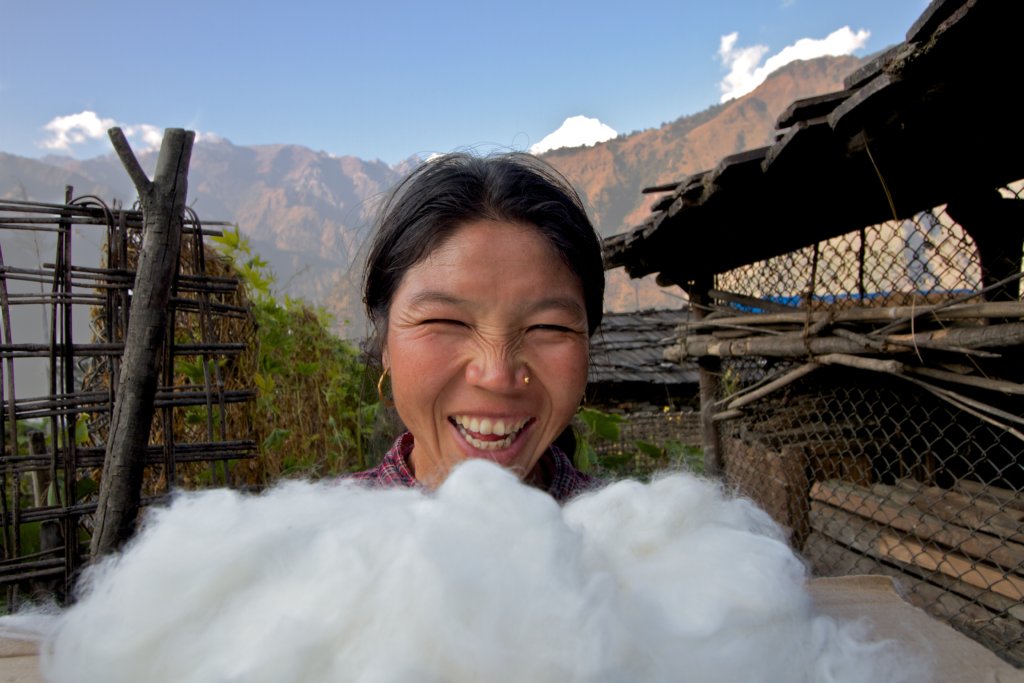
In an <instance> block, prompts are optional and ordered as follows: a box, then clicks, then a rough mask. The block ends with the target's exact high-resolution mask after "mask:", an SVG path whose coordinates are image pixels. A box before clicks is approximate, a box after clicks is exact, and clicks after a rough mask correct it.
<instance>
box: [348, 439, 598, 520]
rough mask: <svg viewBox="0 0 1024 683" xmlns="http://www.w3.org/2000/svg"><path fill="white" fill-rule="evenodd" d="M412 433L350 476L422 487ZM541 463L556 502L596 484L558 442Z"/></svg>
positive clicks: (384, 485)
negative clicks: (414, 469)
mask: <svg viewBox="0 0 1024 683" xmlns="http://www.w3.org/2000/svg"><path fill="white" fill-rule="evenodd" d="M412 446H413V436H412V433H410V432H405V433H404V434H402V435H401V436H399V437H398V439H396V440H395V443H394V445H393V446H392V447H391V449H390V450H389V451H388V452H387V453H386V454H385V455H384V458H383V460H381V461H380V464H379V465H377V466H376V467H374V468H372V469H369V470H365V471H363V472H357V473H355V474H353V475H350V478H351V479H358V480H361V481H365V482H367V483H368V484H370V485H371V486H376V487H379V488H393V487H407V488H422V484H420V483H419V482H418V481H416V477H415V476H414V475H413V473H412V470H411V469H410V468H409V455H410V454H411V453H412ZM541 459H542V462H541V466H542V467H544V469H545V474H546V475H547V477H546V479H547V480H548V481H549V482H550V483H549V485H548V487H547V492H548V493H549V494H551V497H552V498H554V499H555V500H557V501H558V502H559V503H564V502H565V501H567V500H569V499H570V498H572V497H573V496H575V495H576V494H578V493H582V492H583V491H586V490H587V489H589V488H592V487H594V486H595V485H597V483H598V480H597V479H595V478H594V477H592V476H590V475H588V474H586V473H584V472H580V471H579V470H578V469H576V468H575V467H574V466H573V464H572V461H571V460H570V459H569V456H567V455H566V454H565V452H564V451H562V449H560V448H558V447H557V446H554V445H552V446H550V447H549V448H548V450H547V451H546V452H545V453H544V455H542V456H541Z"/></svg>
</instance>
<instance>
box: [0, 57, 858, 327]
mask: <svg viewBox="0 0 1024 683" xmlns="http://www.w3.org/2000/svg"><path fill="white" fill-rule="evenodd" d="M862 63H863V60H861V59H858V58H855V57H822V58H819V59H815V60H810V61H805V62H793V63H791V64H788V65H786V66H785V67H783V68H781V69H780V70H778V71H777V72H775V73H774V74H772V75H771V76H770V77H769V78H768V79H767V80H766V81H765V82H764V83H763V84H762V85H761V86H760V87H758V88H757V89H756V90H754V91H753V92H751V93H750V94H748V95H746V96H744V97H741V98H739V99H736V100H733V101H730V102H728V103H725V104H720V105H715V106H713V107H710V108H709V109H707V110H705V111H703V112H699V113H697V114H693V115H690V116H684V117H681V118H679V119H677V120H675V121H672V122H669V123H665V124H663V125H662V126H660V127H658V128H654V129H649V130H644V131H639V132H636V133H632V134H628V135H620V136H619V137H617V138H615V139H613V140H609V141H607V142H604V143H599V144H597V145H594V146H592V147H579V148H571V149H559V150H554V151H551V152H548V153H546V154H544V155H542V156H543V157H544V158H545V159H547V160H548V161H549V162H551V163H552V164H553V165H554V166H555V167H556V168H558V169H559V170H560V171H561V172H562V173H564V174H565V175H566V176H567V177H568V178H569V180H570V181H571V182H572V183H573V184H574V185H575V186H576V187H577V188H578V189H579V191H580V193H581V195H582V196H583V197H584V201H585V202H586V204H587V207H588V210H589V211H590V213H591V215H592V218H593V219H594V222H595V225H596V226H597V227H598V230H599V231H600V233H601V234H602V235H605V236H607V235H612V234H616V233H619V232H622V231H624V230H626V229H628V228H629V227H631V226H633V225H636V224H638V223H639V222H641V221H642V220H643V219H644V217H645V216H646V215H647V214H648V212H649V207H650V204H651V202H652V201H654V200H655V197H652V196H651V195H643V194H642V193H641V190H642V189H643V188H644V187H647V186H652V185H658V184H663V183H666V182H673V181H678V180H681V179H682V178H684V177H685V176H687V175H689V174H692V173H695V172H698V171H701V170H705V169H708V168H711V167H713V166H714V165H715V164H716V163H717V162H718V160H720V159H721V158H722V157H724V156H727V155H729V154H733V153H736V152H740V151H743V150H745V149H751V148H754V147H759V146H762V145H765V144H768V143H769V142H770V141H771V136H772V135H773V132H774V126H775V121H776V119H777V118H778V116H779V114H780V113H781V112H782V111H783V110H784V109H785V108H786V107H787V106H789V104H790V103H792V102H793V100H795V99H800V98H803V97H809V96H812V95H817V94H822V93H825V92H832V91H835V90H839V89H841V88H842V87H843V84H842V81H843V78H844V77H845V76H846V75H848V74H849V73H851V72H852V71H853V70H854V69H856V68H857V67H858V66H859V65H860V64H862ZM666 87H668V86H666ZM156 156H157V154H156V152H155V151H154V152H146V153H142V154H140V155H139V157H140V162H141V163H142V165H143V167H144V168H145V169H146V170H147V171H148V172H150V173H152V169H153V166H154V165H155V162H156ZM416 163H419V160H418V159H410V160H408V161H406V162H403V163H402V164H398V165H396V166H394V167H392V166H389V165H387V164H385V163H384V162H381V161H366V160H362V159H359V158H357V157H352V156H341V157H338V156H333V155H330V154H327V153H326V152H318V151H314V150H311V149H308V148H305V147H301V146H298V145H285V144H278V145H259V146H248V147H242V146H236V145H232V144H231V143H230V142H227V141H219V142H203V143H199V144H197V145H196V146H195V148H194V150H193V154H192V162H191V166H190V174H189V200H188V203H189V205H190V206H192V207H193V208H194V209H195V210H196V211H197V213H198V214H199V215H200V217H201V218H203V219H206V220H227V221H230V222H233V223H236V224H238V225H239V227H240V229H241V230H242V232H243V233H244V234H246V235H247V236H248V237H249V238H250V239H251V240H252V243H253V246H254V249H255V251H256V252H257V253H259V254H260V255H261V256H262V257H263V258H264V259H266V260H267V261H269V262H270V264H271V267H272V268H273V269H274V271H275V272H276V274H277V276H278V290H279V292H281V293H287V294H289V295H291V296H297V297H301V298H304V299H307V300H309V301H311V302H313V303H316V304H319V305H322V306H324V307H325V308H327V309H328V310H329V311H330V312H331V313H333V314H334V315H335V317H336V319H337V320H338V321H339V331H340V332H341V333H342V334H346V335H347V336H353V337H357V336H360V335H361V334H362V331H363V325H362V323H361V312H360V305H359V300H360V297H359V293H358V292H359V287H358V280H359V270H360V266H361V261H362V253H361V250H362V249H363V247H364V245H365V243H366V238H367V235H368V233H369V230H370V226H371V224H372V218H373V213H374V211H375V208H376V206H377V203H378V201H379V200H380V199H381V198H382V197H383V195H384V194H385V193H386V192H387V190H388V189H389V188H390V187H391V186H392V185H393V184H394V183H396V182H397V181H398V180H399V179H400V178H401V177H402V176H403V175H404V174H405V173H406V172H408V170H409V169H410V168H412V167H413V165H414V164H416ZM65 185H72V186H74V189H75V195H76V196H81V195H84V194H92V195H96V196H98V197H101V198H103V199H104V200H107V201H111V200H119V201H121V202H123V203H131V202H132V201H134V197H135V193H134V190H133V188H132V186H131V183H130V181H129V179H128V177H127V174H126V173H125V172H124V170H123V169H122V168H121V165H120V162H119V161H118V160H117V158H116V157H115V156H114V155H112V154H111V155H107V156H104V157H98V158H95V159H88V160H75V159H70V158H67V157H53V156H51V157H46V158H43V159H38V160H36V159H28V158H24V157H17V156H14V155H10V154H5V153H2V152H0V197H4V198H9V199H32V200H37V201H47V202H60V201H63V196H64V186H65ZM609 280H610V284H609V288H608V297H607V300H606V307H607V308H608V310H615V311H622V310H631V309H635V308H648V307H654V306H657V307H678V306H679V305H680V303H681V301H680V299H679V293H678V292H665V291H663V290H661V289H660V288H658V287H657V286H656V285H654V284H653V283H652V282H646V281H639V282H637V281H628V280H627V279H626V277H625V276H624V275H623V274H622V273H621V271H612V272H611V273H609ZM346 320H347V321H350V323H349V324H348V325H346V324H345V323H344V321H346Z"/></svg>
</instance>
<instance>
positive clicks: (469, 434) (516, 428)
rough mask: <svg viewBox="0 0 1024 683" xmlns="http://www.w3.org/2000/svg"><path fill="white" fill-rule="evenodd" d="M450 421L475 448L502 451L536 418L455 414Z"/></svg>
mask: <svg viewBox="0 0 1024 683" xmlns="http://www.w3.org/2000/svg"><path fill="white" fill-rule="evenodd" d="M448 421H449V422H451V423H452V424H453V425H454V426H455V428H456V429H457V430H458V432H459V434H461V435H462V438H463V439H465V440H466V443H468V444H469V445H470V446H472V447H473V448H476V449H478V450H481V451H500V450H504V449H506V448H508V447H510V446H511V445H512V443H513V442H514V441H515V440H516V438H517V437H518V436H519V434H520V433H522V431H523V429H524V428H525V427H526V426H527V425H529V424H530V423H532V422H533V421H534V418H532V417H525V418H490V417H474V416H471V415H453V416H451V417H449V418H448Z"/></svg>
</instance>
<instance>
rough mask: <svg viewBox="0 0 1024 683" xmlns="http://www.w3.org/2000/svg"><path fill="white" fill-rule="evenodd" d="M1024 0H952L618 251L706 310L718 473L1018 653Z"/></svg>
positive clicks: (1023, 439)
mask: <svg viewBox="0 0 1024 683" xmlns="http://www.w3.org/2000/svg"><path fill="white" fill-rule="evenodd" d="M1022 19H1024V5H1021V4H1020V3H1007V2H999V1H998V0H935V1H934V2H932V3H931V5H930V6H929V7H928V8H927V9H926V10H925V12H924V13H923V14H922V15H921V17H920V18H919V19H918V20H917V21H916V22H915V23H914V25H913V26H912V27H911V28H910V30H909V31H908V32H907V35H906V41H905V42H903V43H901V44H899V45H897V46H895V47H893V48H892V49H890V50H888V51H886V52H885V53H884V54H882V55H880V56H878V57H877V58H876V59H874V60H873V61H872V62H871V63H869V64H867V65H866V66H864V67H863V68H862V69H860V70H859V71H857V72H855V73H853V74H851V75H850V76H849V77H848V78H847V80H846V83H845V88H844V89H843V90H842V91H839V92H836V93H832V94H829V95H825V96H821V97H815V98H810V99H807V100H800V101H797V102H794V103H793V104H792V105H791V106H790V107H789V109H788V110H787V111H786V112H785V113H784V114H783V115H782V116H781V117H780V119H779V121H778V123H777V131H776V136H775V140H774V142H773V144H771V145H769V146H766V147H763V148H760V149H755V150H751V151H748V152H744V153H741V154H737V155H734V156H730V157H727V158H725V159H723V160H722V161H721V162H720V163H719V164H718V165H717V166H716V167H715V168H714V169H710V170H708V171H705V172H702V173H697V174H694V175H692V176H690V177H688V178H684V179H682V180H681V181H680V182H678V183H675V184H672V185H669V186H662V187H657V188H650V191H651V192H659V193H665V195H664V197H662V198H661V199H660V200H658V201H657V202H656V203H655V204H654V205H653V208H652V212H651V215H650V217H649V218H648V219H647V220H646V221H645V222H644V223H643V224H642V225H640V226H637V227H635V228H633V229H631V230H629V231H628V232H626V233H624V234H621V235H618V236H615V237H612V238H609V239H608V240H606V243H605V249H606V259H607V263H608V267H611V268H614V267H624V268H625V269H626V270H627V271H628V272H629V274H630V275H631V276H634V277H642V276H644V275H647V274H651V273H657V274H658V279H659V282H660V283H661V284H663V285H678V286H680V287H682V288H683V289H684V290H685V291H686V292H687V294H688V296H689V298H690V302H691V308H692V311H693V317H694V320H692V321H690V322H689V323H687V324H685V325H683V326H681V327H680V328H679V330H678V332H677V339H676V343H675V344H674V346H673V347H672V348H671V349H670V350H669V351H668V352H667V356H668V357H671V358H674V359H676V360H680V361H685V362H688V363H692V362H697V363H698V365H699V367H700V384H701V413H702V420H701V425H702V433H703V434H702V437H703V439H702V440H703V445H704V449H705V462H706V466H707V469H708V471H711V472H717V473H719V474H721V475H723V476H724V478H725V479H726V480H727V481H728V482H729V483H730V484H732V485H735V486H738V487H739V488H740V490H741V491H743V492H744V493H746V494H748V495H750V496H752V497H754V498H755V499H756V500H758V501H759V502H760V503H761V504H762V505H764V506H765V507H766V508H767V509H768V510H769V511H770V512H771V513H772V514H773V515H774V516H775V517H776V518H777V519H778V520H779V521H780V522H781V523H783V524H784V525H786V526H787V527H788V528H789V529H790V530H791V534H792V538H793V542H794V544H795V545H796V546H797V547H798V548H799V549H800V550H802V551H803V552H804V553H805V555H806V556H807V558H808V560H809V561H810V563H811V565H812V566H813V567H814V569H815V571H816V572H817V573H818V574H819V575H839V574H848V573H865V572H871V573H882V574H889V575H893V576H897V577H899V579H900V581H901V582H902V583H903V585H904V586H905V587H906V588H907V590H908V591H909V592H910V595H911V596H912V599H913V600H914V601H915V602H916V603H917V604H919V605H920V606H922V607H925V608H926V609H928V610H929V611H931V612H932V613H933V614H935V615H937V616H939V617H941V618H943V619H945V620H947V621H948V622H949V623H951V624H952V625H954V626H955V627H956V628H958V629H960V630H962V631H963V632H965V633H967V634H968V635H970V636H971V637H972V638H974V639H976V640H977V641H979V642H981V643H982V644H984V645H986V646H987V647H989V648H990V649H991V650H992V651H993V652H995V653H996V654H998V655H999V656H1000V657H1002V658H1003V659H1005V660H1007V661H1009V662H1011V663H1013V664H1015V665H1016V666H1022V665H1024V627H1022V619H1024V611H1022V608H1021V604H1022V603H1024V495H1022V491H1024V427H1022V426H1024V384H1022V381H1024V363H1021V362H1020V354H1021V351H1022V346H1024V305H1022V303H1021V291H1020V284H1019V283H1020V279H1021V256H1022V250H1024V201H1022V200H1021V189H1020V188H1021V187H1022V182H1021V181H1022V179H1024V138H1022V137H1021V136H1020V135H1019V134H1018V126H1019V110H1018V106H1019V105H1017V104H1015V99H1016V98H1013V97H1011V96H1010V95H1008V94H1006V93H1007V92H1008V88H1007V84H1008V83H1012V82H1014V81H1015V76H1016V74H1017V70H1018V69H1019V62H1020V54H1019V51H1018V50H1017V48H1016V45H1017V40H1018V35H1019V31H1020V29H1021V27H1022V26H1024V22H1022Z"/></svg>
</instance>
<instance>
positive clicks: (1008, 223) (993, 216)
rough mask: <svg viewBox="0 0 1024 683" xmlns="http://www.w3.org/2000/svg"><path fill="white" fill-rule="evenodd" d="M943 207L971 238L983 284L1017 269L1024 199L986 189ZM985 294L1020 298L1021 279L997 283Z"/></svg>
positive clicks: (1022, 238)
mask: <svg viewBox="0 0 1024 683" xmlns="http://www.w3.org/2000/svg"><path fill="white" fill-rule="evenodd" d="M946 211H947V212H948V213H949V215H950V216H951V217H952V218H953V220H955V221H956V222H957V223H959V224H960V225H961V226H962V227H963V229H964V230H966V231H967V233H968V234H969V235H970V236H971V237H972V238H973V239H974V243H975V245H976V246H977V247H978V256H979V258H980V259H981V278H982V283H983V284H984V286H986V287H988V286H990V285H992V284H994V283H997V282H999V281H1000V280H1003V279H1004V278H1007V277H1009V276H1011V275H1015V274H1018V273H1020V269H1021V249H1022V243H1024V201H1022V200H1020V199H1008V198H1006V197H1003V196H1002V195H1000V194H999V192H998V191H997V190H994V189H986V190H983V191H977V192H974V193H965V194H964V195H963V196H961V197H957V198H956V199H953V200H951V201H950V202H949V204H948V205H947V207H946ZM986 298H987V299H989V300H990V301H1019V300H1020V283H1019V282H1012V283H1010V284H1007V285H1005V286H1004V287H999V288H997V289H996V290H995V291H993V292H990V293H989V295H988V296H987V297H986Z"/></svg>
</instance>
